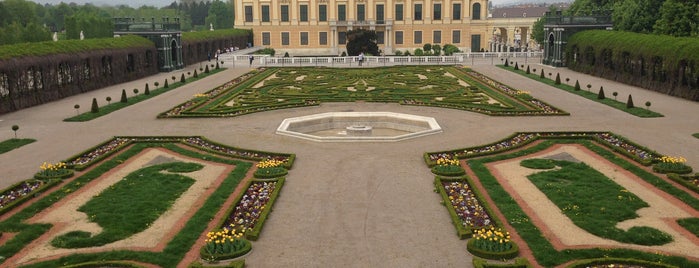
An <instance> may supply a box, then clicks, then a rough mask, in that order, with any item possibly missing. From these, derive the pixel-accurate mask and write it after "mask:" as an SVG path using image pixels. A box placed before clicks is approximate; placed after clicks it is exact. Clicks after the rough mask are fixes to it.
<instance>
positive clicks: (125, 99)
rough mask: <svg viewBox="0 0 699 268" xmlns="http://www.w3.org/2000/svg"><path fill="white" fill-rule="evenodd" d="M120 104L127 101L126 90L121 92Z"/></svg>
mask: <svg viewBox="0 0 699 268" xmlns="http://www.w3.org/2000/svg"><path fill="white" fill-rule="evenodd" d="M119 101H120V102H123V103H127V102H128V101H129V100H128V99H127V98H126V89H122V90H121V100H119Z"/></svg>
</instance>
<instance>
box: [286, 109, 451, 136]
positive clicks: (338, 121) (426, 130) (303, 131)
mask: <svg viewBox="0 0 699 268" xmlns="http://www.w3.org/2000/svg"><path fill="white" fill-rule="evenodd" d="M440 132H442V128H441V127H440V126H439V124H437V121H436V120H435V119H434V118H431V117H424V116H417V115H410V114H402V113H392V112H331V113H322V114H312V115H307V116H301V117H294V118H287V119H284V121H282V123H281V124H280V125H279V127H278V128H277V134H280V135H286V136H292V137H297V138H302V139H307V140H312V141H319V142H361V141H372V142H392V141H401V140H406V139H411V138H415V137H421V136H425V135H430V134H436V133H440Z"/></svg>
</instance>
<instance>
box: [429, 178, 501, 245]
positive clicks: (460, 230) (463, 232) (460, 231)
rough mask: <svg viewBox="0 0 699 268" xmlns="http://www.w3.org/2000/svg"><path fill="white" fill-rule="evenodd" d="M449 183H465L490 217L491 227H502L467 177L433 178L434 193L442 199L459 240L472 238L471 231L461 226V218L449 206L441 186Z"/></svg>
mask: <svg viewBox="0 0 699 268" xmlns="http://www.w3.org/2000/svg"><path fill="white" fill-rule="evenodd" d="M450 181H461V182H464V183H467V184H468V185H469V187H470V188H471V191H472V192H473V194H474V195H475V196H476V199H478V202H480V203H481V206H482V207H483V209H485V211H486V212H487V213H488V216H490V220H491V225H495V226H497V227H502V223H501V221H500V219H498V218H497V217H495V214H494V213H493V210H492V209H491V208H490V204H488V203H487V202H486V201H484V200H485V199H483V194H482V193H481V192H480V190H478V188H476V187H473V181H472V180H471V179H470V178H469V177H468V176H461V177H456V178H446V177H442V176H435V178H434V186H435V191H436V192H437V193H438V194H439V195H440V196H441V197H442V204H443V205H444V206H445V207H446V208H447V211H448V212H449V216H450V217H451V222H452V224H453V225H454V228H456V235H457V236H458V237H459V239H467V238H471V237H472V236H473V229H471V228H469V227H466V226H464V225H463V222H462V220H461V218H459V215H457V214H456V211H455V210H454V207H452V206H451V201H449V196H448V195H447V193H446V190H444V186H442V183H443V182H450Z"/></svg>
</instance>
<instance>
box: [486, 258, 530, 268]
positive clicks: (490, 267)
mask: <svg viewBox="0 0 699 268" xmlns="http://www.w3.org/2000/svg"><path fill="white" fill-rule="evenodd" d="M473 267H474V268H530V267H533V266H532V265H531V263H529V261H528V260H527V259H525V258H515V261H514V263H488V261H487V260H484V259H481V258H473Z"/></svg>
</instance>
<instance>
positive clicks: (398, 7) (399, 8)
mask: <svg viewBox="0 0 699 268" xmlns="http://www.w3.org/2000/svg"><path fill="white" fill-rule="evenodd" d="M396 20H397V21H401V20H403V4H396Z"/></svg>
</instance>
